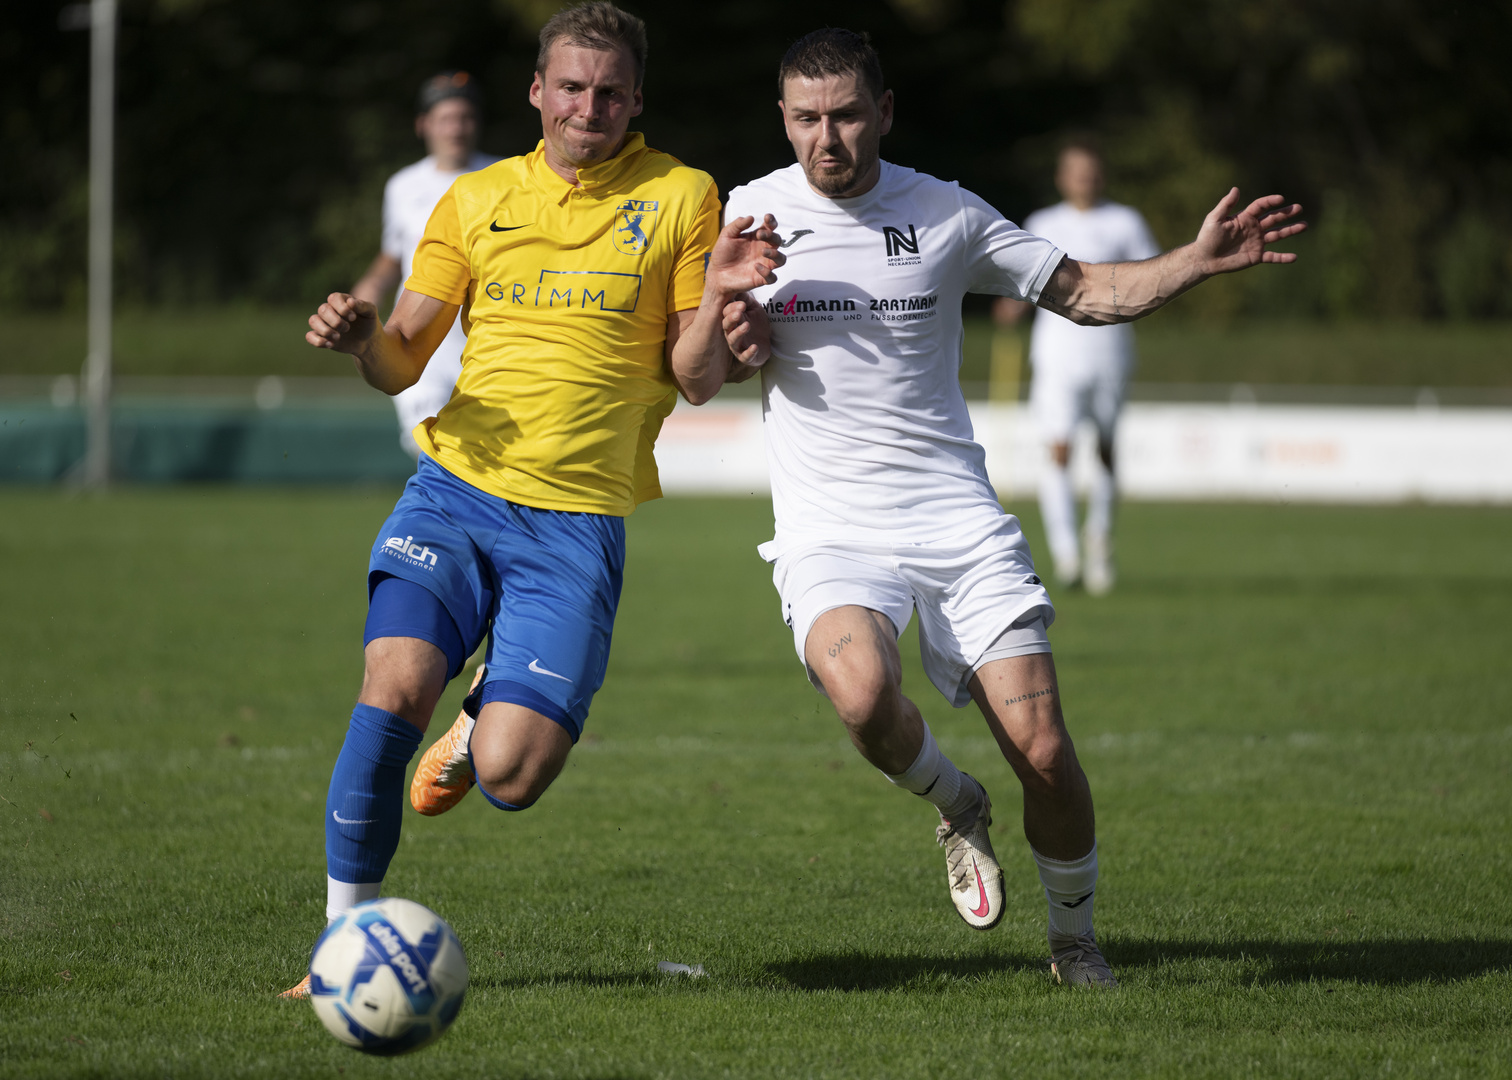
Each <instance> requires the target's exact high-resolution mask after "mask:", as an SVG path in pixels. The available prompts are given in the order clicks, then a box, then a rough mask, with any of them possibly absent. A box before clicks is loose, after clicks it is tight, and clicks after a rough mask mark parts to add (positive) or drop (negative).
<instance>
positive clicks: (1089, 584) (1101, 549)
mask: <svg viewBox="0 0 1512 1080" xmlns="http://www.w3.org/2000/svg"><path fill="white" fill-rule="evenodd" d="M1084 546H1085V548H1086V553H1087V565H1086V568H1085V569H1084V570H1083V572H1082V584H1083V585H1085V586H1086V589H1087V592H1089V593H1090V594H1092V595H1093V596H1107V595H1108V594H1109V593H1110V592H1112V591H1113V583H1114V581H1116V580H1117V578H1118V574H1117V571H1115V570H1114V569H1113V538H1112V537H1110V536H1108V535H1107V534H1106V533H1102V534H1095V533H1088V534H1087V536H1086V542H1085V545H1084Z"/></svg>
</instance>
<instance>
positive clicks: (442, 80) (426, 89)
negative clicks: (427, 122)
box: [415, 71, 483, 116]
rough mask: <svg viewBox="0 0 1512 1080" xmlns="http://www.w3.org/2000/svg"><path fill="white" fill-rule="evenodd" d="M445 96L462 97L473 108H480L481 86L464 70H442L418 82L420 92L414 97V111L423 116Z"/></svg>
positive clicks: (481, 99)
mask: <svg viewBox="0 0 1512 1080" xmlns="http://www.w3.org/2000/svg"><path fill="white" fill-rule="evenodd" d="M447 98H462V99H463V100H464V101H470V102H472V106H473V108H475V109H481V108H482V107H483V88H482V87H481V86H479V85H478V80H477V79H475V78H473V77H472V76H471V75H469V74H468V73H467V72H465V71H443V72H441V73H440V74H439V75H432V76H431V77H430V78H428V79H426V80H425V81H424V82H423V83H421V84H420V93H419V94H417V95H416V97H415V112H416V113H418V114H419V115H421V116H424V115H425V114H426V113H428V112H430V111H431V110H432V109H434V108H435V107H436V106H437V105H439V104H441V103H442V102H443V101H445V100H446V99H447Z"/></svg>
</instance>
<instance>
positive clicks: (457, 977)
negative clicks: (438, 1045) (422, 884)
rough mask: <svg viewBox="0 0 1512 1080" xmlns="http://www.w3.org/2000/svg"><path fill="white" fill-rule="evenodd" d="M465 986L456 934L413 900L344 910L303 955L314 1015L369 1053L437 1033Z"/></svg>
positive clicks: (395, 1049)
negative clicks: (307, 960)
mask: <svg viewBox="0 0 1512 1080" xmlns="http://www.w3.org/2000/svg"><path fill="white" fill-rule="evenodd" d="M466 991H467V957H466V956H464V955H463V954H462V944H461V942H459V941H458V940H457V935H456V934H455V933H453V932H452V928H451V927H450V926H447V925H446V922H445V920H443V919H442V918H441V916H439V915H437V914H436V913H435V912H434V911H432V910H431V909H430V908H428V907H425V906H424V905H422V904H417V903H415V902H414V901H413V900H400V899H399V898H397V897H388V898H386V899H382V900H368V901H366V902H365V903H361V904H358V905H357V906H356V907H354V908H352V909H351V910H349V911H345V912H343V913H342V914H341V915H339V916H337V917H336V920H335V921H334V922H332V923H331V925H330V926H328V927H326V929H325V933H323V934H321V935H320V940H319V941H317V942H315V951H314V952H313V953H312V954H311V955H310V1002H311V1004H313V1005H314V1006H315V1015H317V1016H319V1017H320V1022H321V1023H323V1024H324V1025H325V1026H326V1030H328V1031H329V1032H330V1033H331V1034H332V1035H334V1036H336V1038H338V1039H340V1040H341V1041H342V1042H344V1043H346V1044H347V1045H348V1046H355V1047H356V1048H357V1049H358V1050H362V1051H364V1052H365V1053H369V1054H403V1053H406V1052H408V1051H410V1050H417V1049H419V1048H420V1047H422V1046H424V1045H425V1044H426V1043H428V1042H430V1041H432V1040H433V1039H436V1038H438V1037H440V1035H441V1033H442V1032H443V1031H445V1030H446V1029H447V1028H448V1027H450V1026H451V1022H452V1021H453V1020H455V1019H456V1018H457V1013H458V1012H459V1011H461V1009H462V995H463V994H464V993H466Z"/></svg>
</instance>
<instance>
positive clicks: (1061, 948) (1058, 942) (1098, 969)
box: [1050, 931, 1118, 987]
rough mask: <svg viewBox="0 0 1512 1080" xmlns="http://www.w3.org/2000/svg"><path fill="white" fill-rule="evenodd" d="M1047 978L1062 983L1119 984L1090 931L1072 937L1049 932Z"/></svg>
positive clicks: (1077, 984) (1069, 984)
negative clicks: (1048, 967)
mask: <svg viewBox="0 0 1512 1080" xmlns="http://www.w3.org/2000/svg"><path fill="white" fill-rule="evenodd" d="M1050 978H1052V979H1054V980H1055V981H1056V982H1057V983H1059V984H1060V985H1061V986H1105V987H1113V986H1117V985H1118V980H1117V979H1115V978H1114V977H1113V969H1112V968H1110V967H1109V966H1108V961H1107V960H1105V959H1103V954H1102V950H1101V949H1099V948H1098V947H1097V938H1096V937H1094V936H1093V934H1092V932H1091V931H1088V932H1087V933H1085V934H1078V935H1076V936H1075V937H1061V936H1059V935H1057V934H1051V935H1050Z"/></svg>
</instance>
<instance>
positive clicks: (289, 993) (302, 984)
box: [278, 975, 310, 1001]
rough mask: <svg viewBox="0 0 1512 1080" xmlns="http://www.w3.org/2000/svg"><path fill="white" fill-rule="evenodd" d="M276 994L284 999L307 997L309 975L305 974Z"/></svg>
mask: <svg viewBox="0 0 1512 1080" xmlns="http://www.w3.org/2000/svg"><path fill="white" fill-rule="evenodd" d="M278 996H279V997H280V998H282V999H284V1000H285V1001H302V1000H305V999H307V998H308V997H309V996H310V977H309V976H308V975H306V976H305V977H304V978H302V979H300V980H299V982H297V983H295V984H294V985H293V986H291V987H289V988H288V989H287V990H285V991H284V992H283V993H281V994H279V995H278Z"/></svg>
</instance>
